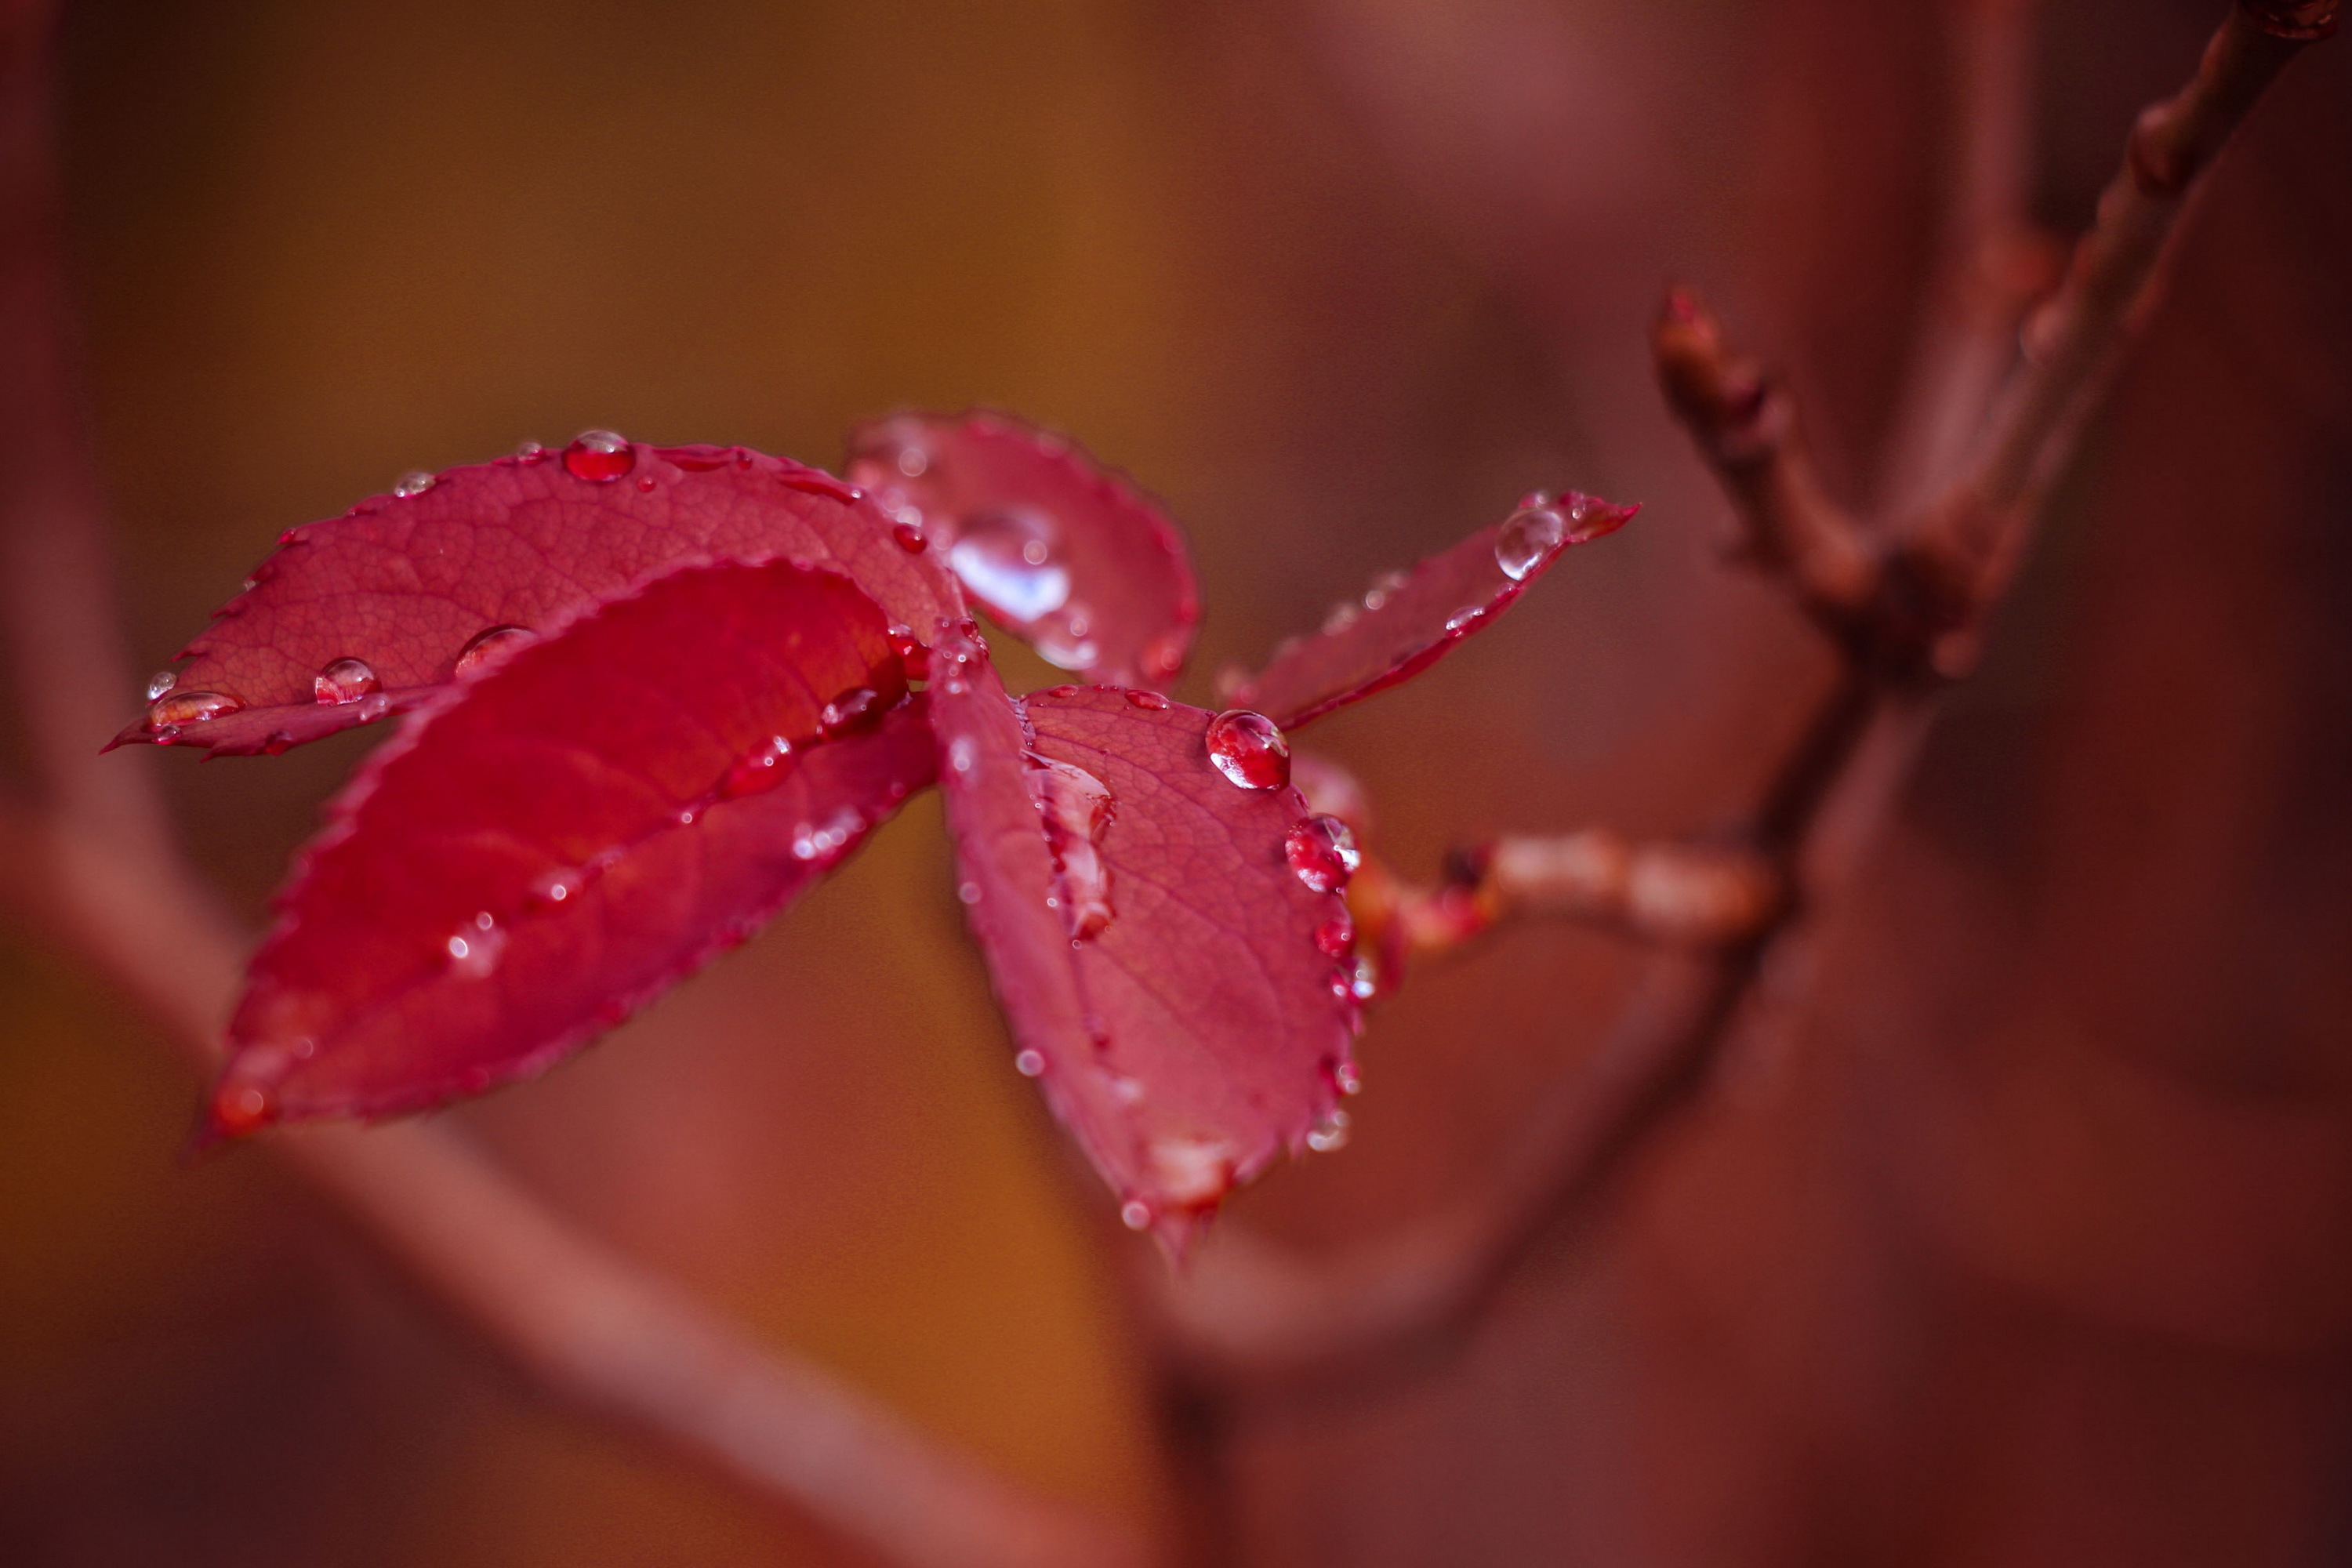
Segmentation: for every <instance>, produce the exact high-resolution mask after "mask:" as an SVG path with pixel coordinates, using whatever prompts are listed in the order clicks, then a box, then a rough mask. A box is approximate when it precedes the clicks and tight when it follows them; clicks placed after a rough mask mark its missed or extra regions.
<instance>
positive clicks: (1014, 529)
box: [948, 511, 1070, 622]
mask: <svg viewBox="0 0 2352 1568" xmlns="http://www.w3.org/2000/svg"><path fill="white" fill-rule="evenodd" d="M948 565H949V566H950V568H951V569H952V570H953V571H954V573H955V574H956V575H957V576H958V577H960V578H961V579H962V580H963V585H964V586H965V587H966V588H969V589H971V594H972V596H973V597H974V598H977V599H978V600H980V601H981V603H982V604H983V605H987V606H988V608H989V609H990V610H992V611H993V612H994V613H995V614H997V615H998V616H1002V617H1003V618H1004V619H1005V620H1008V621H1013V622H1028V621H1034V620H1035V619H1037V618H1038V617H1039V616H1047V615H1051V614H1052V613H1053V612H1055V610H1058V609H1060V608H1061V607H1062V606H1063V605H1065V604H1067V603H1068V602H1069V597H1070V574H1069V573H1068V572H1067V571H1066V570H1065V569H1064V568H1063V567H1061V566H1060V565H1058V564H1056V563H1055V562H1054V559H1053V530H1052V527H1051V525H1050V524H1048V523H1047V522H1046V521H1045V519H1043V518H1041V517H1039V516H1037V515H1036V514H1034V513H1033V512H1026V511H992V512H982V514H981V515H980V516H978V517H975V518H973V519H971V521H968V522H966V523H965V524H964V525H963V527H962V528H961V530H959V531H958V532H957V534H956V540H955V542H954V543H953V544H951V545H950V546H949V547H948Z"/></svg>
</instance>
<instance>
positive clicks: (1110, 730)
mask: <svg viewBox="0 0 2352 1568" xmlns="http://www.w3.org/2000/svg"><path fill="white" fill-rule="evenodd" d="M962 646H963V647H964V648H965V649H967V650H974V651H971V657H969V658H968V659H967V660H966V661H965V662H962V663H961V664H958V663H956V662H955V661H954V660H953V658H952V654H953V652H954V651H955V647H956V645H955V642H954V640H952V639H950V638H949V637H945V636H942V637H941V638H940V642H939V647H938V653H937V655H936V656H935V664H934V671H935V675H936V676H937V677H938V679H937V681H936V683H935V684H934V685H933V687H932V689H931V693H930V695H931V699H932V704H933V707H932V723H933V725H934V727H935V728H936V729H937V731H938V732H939V736H940V745H941V752H940V755H941V757H942V758H943V759H944V760H943V762H942V763H941V764H940V782H941V787H942V788H943V789H944V790H945V792H946V796H947V810H948V822H949V825H950V828H951V829H952V830H953V832H954V834H955V837H956V847H957V854H958V863H959V865H960V866H961V877H962V879H963V880H962V886H961V894H962V897H963V899H964V901H965V903H966V904H967V905H968V907H969V910H968V912H969V915H970V918H971V925H972V930H973V931H974V933H975V934H976V935H977V936H978V938H979V940H980V943H981V947H982V952H984V953H985V954H986V956H987V959H988V963H989V969H990V973H992V976H993V978H994V980H995V984H996V991H997V995H998V997H999V999H1000V1000H1001V1001H1002V1002H1003V1005H1004V1008H1005V1011H1006V1013H1007V1014H1008V1015H1009V1016H1010V1017H1011V1020H1012V1026H1013V1036H1014V1038H1015V1039H1016V1040H1017V1041H1018V1042H1019V1044H1020V1046H1021V1047H1022V1056H1021V1059H1020V1062H1019V1064H1018V1065H1020V1066H1021V1068H1023V1070H1024V1071H1032V1072H1034V1073H1035V1074H1036V1075H1037V1076H1038V1077H1039V1078H1040V1079H1041V1081H1042V1084H1043V1087H1044V1089H1045V1096H1046V1099H1047V1100H1048V1102H1049V1103H1050V1104H1051V1105H1052V1106H1053V1109H1054V1112H1055V1115H1056V1116H1058V1117H1059V1118H1060V1119H1061V1121H1062V1122H1063V1124H1064V1125H1065V1126H1066V1127H1068V1128H1069V1130H1070V1131H1071V1132H1072V1133H1073V1134H1074V1135H1075V1136H1076V1138H1077V1140H1078V1142H1079V1143H1080V1145H1081V1146H1082V1147H1084V1148H1085V1150H1086V1152H1087V1155H1088V1157H1089V1158H1091V1159H1092V1160H1093V1161H1094V1163H1095V1168H1096V1169H1097V1170H1098V1171H1100V1172H1101V1173H1102V1174H1103V1177H1104V1179H1105V1180H1106V1181H1108V1183H1109V1184H1110V1185H1111V1187H1112V1189H1113V1190H1114V1191H1115V1192H1117V1193H1118V1194H1119V1196H1120V1198H1121V1200H1122V1203H1123V1205H1124V1206H1123V1210H1122V1213H1123V1216H1124V1217H1125V1218H1126V1219H1127V1221H1128V1223H1129V1224H1130V1225H1133V1226H1139V1227H1140V1226H1147V1225H1148V1226H1152V1227H1154V1228H1155V1229H1156V1230H1157V1231H1158V1232H1159V1234H1160V1237H1161V1238H1162V1240H1163V1241H1164V1242H1166V1243H1167V1244H1168V1245H1169V1247H1171V1249H1174V1250H1181V1248H1182V1247H1183V1246H1184V1245H1185V1243H1186V1242H1187V1240H1188V1239H1189V1237H1190V1236H1191V1234H1192V1230H1193V1229H1194V1227H1195V1226H1197V1225H1198V1224H1199V1223H1200V1222H1201V1221H1202V1219H1203V1218H1205V1217H1206V1216H1207V1215H1208V1214H1209V1213H1210V1212H1211V1211H1213V1209H1214V1208H1215V1206H1216V1205H1217V1203H1218V1201H1219V1200H1220V1199H1222V1198H1223V1195H1224V1194H1225V1193H1226V1192H1227V1191H1228V1190H1229V1189H1230V1188H1231V1187H1232V1186H1233V1185H1234V1184H1235V1183H1238V1182H1244V1181H1247V1180H1249V1179H1250V1178H1251V1177H1253V1176H1255V1174H1257V1173H1259V1172H1260V1171H1262V1170H1263V1169H1265V1166H1266V1164H1267V1163H1269V1162H1271V1161H1272V1160H1273V1158H1274V1156H1275V1155H1276V1152H1279V1151H1281V1150H1283V1149H1286V1148H1287V1149H1290V1150H1292V1151H1293V1152H1296V1151H1297V1149H1298V1148H1299V1147H1300V1145H1301V1144H1302V1143H1313V1144H1315V1145H1316V1146H1318V1147H1327V1148H1328V1147H1335V1146H1337V1144H1338V1142H1339V1141H1340V1139H1341V1138H1342V1137H1343V1135H1344V1129H1345V1127H1346V1118H1345V1116H1344V1115H1342V1114H1340V1113H1339V1111H1338V1091H1339V1085H1340V1084H1342V1083H1349V1084H1352V1082H1353V1080H1354V1079H1353V1073H1354V1069H1353V1068H1352V1067H1351V1066H1350V1065H1349V1040H1350V1037H1351V1026H1352V1024H1353V1022H1354V1019H1355V1016H1356V1012H1357V1005H1356V1003H1355V1002H1354V1000H1353V999H1352V997H1351V996H1349V994H1348V992H1347V973H1348V972H1347V970H1346V968H1345V966H1344V960H1343V959H1341V960H1335V958H1334V956H1332V955H1330V954H1328V953H1327V952H1324V951H1323V950H1321V949H1320V948H1318V933H1321V934H1322V938H1323V941H1324V942H1326V943H1327V944H1328V943H1330V942H1332V940H1333V938H1332V931H1333V930H1338V929H1345V928H1344V925H1343V924H1341V925H1339V926H1335V922H1344V921H1345V920H1346V914H1345V905H1344V901H1343V900H1341V899H1340V898H1339V896H1338V895H1337V894H1336V893H1332V892H1323V893H1318V892H1315V891H1311V890H1310V889H1308V888H1307V885H1306V884H1305V883H1304V882H1303V881H1302V880H1301V879H1300V878H1299V877H1298V876H1297V874H1295V873H1294V872H1293V871H1292V870H1291V869H1290V868H1289V866H1288V864H1287V863H1286V857H1285V840H1286V837H1287V836H1288V835H1289V834H1290V832H1291V830H1292V829H1293V828H1294V827H1295V826H1297V825H1298V824H1299V822H1300V821H1301V819H1302V818H1304V817H1305V816H1306V815H1307V811H1306V806H1305V804H1304V803H1303V802H1302V801H1301V800H1300V798H1299V795H1298V793H1297V791H1296V790H1294V789H1291V788H1290V787H1289V786H1288V785H1281V786H1279V787H1276V788H1271V789H1264V790H1252V789H1244V788H1241V787H1238V786H1236V785H1234V784H1231V783H1229V782H1227V780H1226V779H1225V777H1224V776H1223V774H1221V773H1218V772H1217V771H1216V770H1215V769H1214V768H1213V767H1212V766H1211V765H1210V763H1209V760H1208V757H1207V755H1206V752H1205V751H1204V749H1203V742H1204V736H1205V734H1206V732H1207V730H1208V725H1209V721H1210V715H1208V714H1207V713H1204V712H1202V710H1199V709H1196V708H1188V707H1184V706H1182V705H1181V704H1177V703H1171V702H1169V701H1168V700H1166V699H1164V698H1161V697H1159V696H1157V695H1154V694H1151V693H1149V692H1140V691H1138V692H1124V691H1120V690H1118V689H1107V688H1100V687H1096V688H1078V687H1060V688H1055V689H1053V690H1051V691H1046V692H1041V693H1037V694H1035V695H1033V696H1031V697H1029V698H1027V699H1025V700H1024V701H1023V702H1021V703H1018V704H1016V703H1013V702H1012V701H1010V700H1007V698H1006V697H1005V695H1004V690H1003V686H1002V685H1001V684H1000V683H999V681H998V680H997V678H996V674H995V671H994V670H993V668H991V667H990V665H989V664H988V663H987V659H986V655H985V652H984V651H978V650H979V645H978V643H977V639H971V640H970V641H969V642H965V643H964V644H963V645H962ZM1040 795H1042V796H1043V804H1042V808H1041V804H1040V799H1039V797H1040ZM1090 830H1091V831H1090ZM1098 873H1106V874H1107V881H1106V880H1105V879H1104V878H1103V876H1101V875H1098ZM1048 900H1052V902H1049V901H1048ZM1106 912H1107V913H1108V923H1107V924H1106V923H1100V921H1101V918H1102V916H1103V915H1104V914H1105V913H1106ZM1097 926H1098V929H1095V928H1097ZM1327 928H1331V929H1327ZM1074 932H1080V933H1087V932H1090V934H1082V935H1074V934H1073V933H1074ZM1342 952H1344V950H1342Z"/></svg>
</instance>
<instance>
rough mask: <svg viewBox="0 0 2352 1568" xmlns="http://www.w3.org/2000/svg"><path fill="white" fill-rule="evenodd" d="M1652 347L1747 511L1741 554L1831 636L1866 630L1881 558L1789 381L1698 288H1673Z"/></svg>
mask: <svg viewBox="0 0 2352 1568" xmlns="http://www.w3.org/2000/svg"><path fill="white" fill-rule="evenodd" d="M1650 345H1651V349H1652V351H1653V353H1654V358H1655V360H1656V362H1657V367H1658V382H1659V384H1660V386H1661V387H1663V388H1664V392H1665V395H1666V402H1667V405H1669V406H1670V407H1672V408H1673V410H1674V412H1675V417H1677V418H1678V419H1680V420H1681V421H1682V423H1683V424H1684V426H1685V427H1687V428H1688V429H1689V431H1690V433H1691V438H1692V440H1694V441H1695V442H1696V443H1697V445H1698V449H1699V455H1700V456H1701V457H1703V458H1706V462H1707V466H1708V467H1709V468H1713V469H1714V470H1715V475H1716V478H1717V479H1718V480H1720V481H1721V482H1722V485H1723V488H1724V490H1725V492H1726V493H1727V494H1728V495H1729V496H1730V498H1731V502H1732V506H1733V508H1734V509H1735V510H1737V511H1738V516H1739V522H1740V528H1741V533H1742V537H1741V547H1740V552H1741V554H1742V555H1743V556H1744V557H1745V558H1746V559H1747V560H1748V561H1749V562H1751V563H1754V564H1755V565H1757V566H1759V567H1760V568H1761V569H1763V570H1764V571H1766V572H1769V573H1771V574H1776V575H1778V576H1780V577H1781V578H1783V579H1784V580H1785V581H1786V582H1787V583H1788V584H1789V587H1790V591H1791V592H1792V593H1793V594H1794V595H1796V598H1797V602H1798V603H1799V604H1800V605H1802V606H1803V607H1804V608H1805V610H1806V611H1807V612H1808V613H1809V614H1811V616H1813V617H1814V618H1815V619H1816V620H1818V621H1819V622H1820V623H1821V624H1822V627H1823V628H1824V629H1825V630H1827V631H1829V632H1830V633H1831V634H1832V636H1834V637H1838V638H1840V639H1841V640H1848V639H1851V638H1853V637H1859V636H1863V635H1864V634H1865V629H1866V628H1865V627H1864V621H1865V619H1866V617H1867V616H1868V615H1869V613H1870V611H1871V609H1872V608H1873V606H1874V605H1875V604H1876V602H1877V600H1878V596H1879V587H1880V575H1881V574H1880V570H1879V564H1878V561H1877V558H1876V556H1875V555H1874V553H1873V552H1872V551H1871V549H1870V547H1869V545H1868V543H1867V542H1865V541H1864V538H1863V536H1862V533H1861V531H1860V530H1859V529H1857V528H1856V527H1855V525H1854V521H1853V519H1852V518H1851V517H1849V516H1847V515H1846V513H1845V511H1844V510H1843V508H1841V507H1840V506H1838V504H1837V503H1836V502H1835V501H1833V500H1831V499H1830V498H1829V494H1828V492H1827V491H1826V490H1824V489H1822V483H1821V480H1820V479H1819V477H1818V476H1816V475H1815V474H1814V472H1813V466H1812V459H1811V456H1810V454H1809V453H1808V452H1807V450H1806V447H1805V444H1804V439H1803V436H1802V433H1801V430H1800V429H1799V426H1798V422H1797V414H1796V405H1795V403H1794V400H1793V399H1791V398H1790V395H1789V390H1788V388H1787V387H1785V386H1783V385H1782V384H1780V382H1778V381H1777V380H1775V379H1773V378H1772V377H1770V376H1769V375H1767V374H1765V373H1764V371H1763V369H1762V368H1761V367H1760V366H1759V365H1758V364H1757V363H1756V362H1754V361H1753V360H1749V359H1745V358H1742V357H1739V356H1738V355H1735V354H1733V353H1731V351H1730V350H1729V349H1728V348H1727V346H1726V345H1725V343H1724V340H1723V326H1722V323H1721V322H1719V321H1717V320H1716V318H1715V314H1714V312H1713V311H1711V310H1708V309H1707V308H1706V302H1705V301H1703V300H1700V298H1699V297H1698V294H1697V292H1696V290H1695V289H1687V288H1677V289H1670V290H1668V291H1667V294H1666V300H1665V304H1664V308H1663V309H1662V310H1660V311H1659V313H1658V319H1657V321H1656V323H1655V324H1654V326H1653V327H1652V328H1651V332H1650Z"/></svg>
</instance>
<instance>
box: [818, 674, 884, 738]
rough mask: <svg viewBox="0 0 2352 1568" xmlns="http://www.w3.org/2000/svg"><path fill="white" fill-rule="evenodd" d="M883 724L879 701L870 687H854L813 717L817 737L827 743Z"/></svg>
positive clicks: (879, 696)
mask: <svg viewBox="0 0 2352 1568" xmlns="http://www.w3.org/2000/svg"><path fill="white" fill-rule="evenodd" d="M881 721H882V698H881V695H880V694H879V693H878V692H877V691H876V690H875V689H873V688H872V687H870V686H854V687H851V688H850V689H848V690H846V691H845V692H843V693H842V694H841V695H840V696H838V697H836V698H835V699H834V700H832V701H830V702H828V703H826V704H825V705H824V708H823V709H822V710H819V711H818V713H817V716H816V730H817V733H818V734H820V735H822V736H824V738H825V739H826V740H828V741H833V740H838V739H839V738H840V737H842V736H844V735H846V734H848V733H850V732H851V731H856V730H866V729H871V728H872V727H873V726H874V725H876V724H878V723H880V722H881Z"/></svg>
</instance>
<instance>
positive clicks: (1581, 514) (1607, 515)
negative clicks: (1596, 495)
mask: <svg viewBox="0 0 2352 1568" xmlns="http://www.w3.org/2000/svg"><path fill="white" fill-rule="evenodd" d="M1632 516H1633V513H1632V512H1631V511H1628V510H1625V509H1624V508H1623V507H1614V506H1611V505H1610V504H1609V503H1608V502H1606V501H1598V500H1593V499H1592V498H1591V496H1584V495H1571V496H1570V498H1569V501H1568V542H1570V544H1585V543H1590V542H1591V541H1593V540H1596V539H1601V538H1604V537H1606V536H1607V535H1609V534H1612V533H1614V532H1616V531H1618V530H1619V529H1621V528H1622V527H1624V526H1625V522H1626V520H1627V519H1628V518H1630V517H1632Z"/></svg>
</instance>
